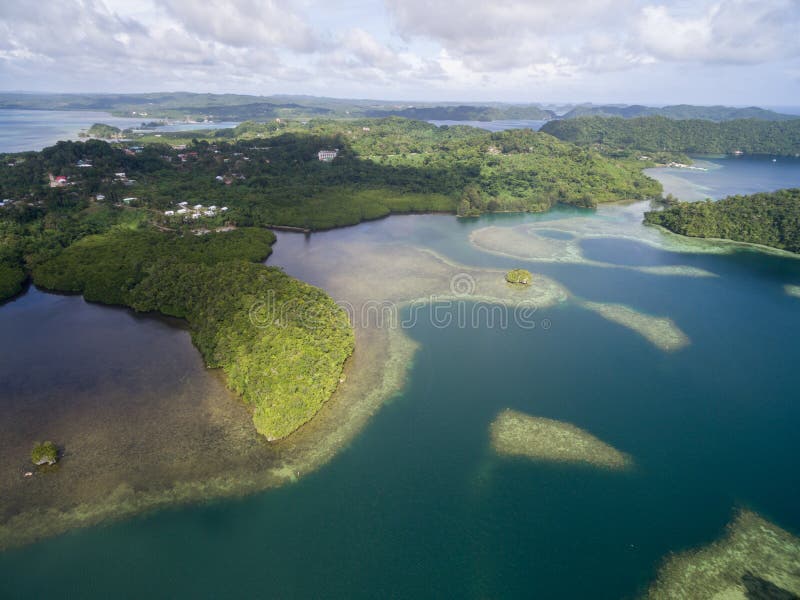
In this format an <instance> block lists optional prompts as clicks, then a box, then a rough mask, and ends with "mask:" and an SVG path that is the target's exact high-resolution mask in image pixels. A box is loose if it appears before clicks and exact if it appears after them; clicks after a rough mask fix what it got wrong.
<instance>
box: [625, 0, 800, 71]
mask: <svg viewBox="0 0 800 600" xmlns="http://www.w3.org/2000/svg"><path fill="white" fill-rule="evenodd" d="M636 31H637V34H638V38H639V40H640V42H641V45H642V47H643V48H644V50H645V51H647V52H648V53H650V54H651V55H652V56H654V57H655V58H657V59H660V60H674V61H686V62H722V63H726V62H727V63H760V62H765V61H771V60H775V59H778V58H784V57H793V56H797V55H798V54H800V39H799V38H798V32H800V2H797V0H726V1H723V2H714V3H712V4H710V5H708V6H706V7H704V9H703V10H702V11H700V12H699V14H692V15H687V16H682V15H676V14H673V11H671V10H670V9H669V7H667V6H665V5H653V6H646V7H644V8H643V9H642V12H641V14H640V16H639V18H638V20H637V23H636Z"/></svg>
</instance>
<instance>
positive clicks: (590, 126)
mask: <svg viewBox="0 0 800 600" xmlns="http://www.w3.org/2000/svg"><path fill="white" fill-rule="evenodd" d="M542 131H544V132H546V133H549V134H551V135H554V136H555V137H557V138H558V139H560V140H563V141H567V142H572V143H575V144H580V145H583V146H587V145H598V146H601V147H606V148H610V149H619V148H627V149H635V150H640V151H643V152H658V151H668V152H681V153H690V154H691V153H697V154H704V153H706V154H730V153H733V152H737V151H738V152H743V153H745V154H771V155H784V156H789V155H798V154H800V119H794V120H790V121H759V120H755V119H747V120H736V121H725V122H722V123H714V122H711V121H703V120H697V119H692V120H675V119H668V118H666V117H658V116H655V117H641V118H635V119H623V118H620V117H611V118H605V117H581V118H577V119H566V120H560V121H550V122H549V123H546V124H545V126H544V127H542Z"/></svg>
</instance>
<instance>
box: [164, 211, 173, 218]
mask: <svg viewBox="0 0 800 600" xmlns="http://www.w3.org/2000/svg"><path fill="white" fill-rule="evenodd" d="M174 214H175V211H174V210H165V211H164V215H165V216H167V217H171V216H173V215H174Z"/></svg>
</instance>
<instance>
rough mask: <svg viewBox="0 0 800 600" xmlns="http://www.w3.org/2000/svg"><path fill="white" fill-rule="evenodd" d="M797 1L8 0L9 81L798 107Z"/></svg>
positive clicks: (2, 38)
mask: <svg viewBox="0 0 800 600" xmlns="http://www.w3.org/2000/svg"><path fill="white" fill-rule="evenodd" d="M799 32H800V0H447V1H439V0H382V1H381V0H376V1H372V2H368V1H364V0H324V1H317V0H294V1H290V0H135V1H130V0H37V1H35V2H23V1H18V0H0V91H48V92H112V93H123V92H126V93H127V92H155V91H179V90H181V91H194V92H215V93H222V92H230V93H245V94H259V95H272V94H311V95H317V96H333V97H342V98H375V99H386V100H405V101H414V100H416V101H469V102H475V101H505V102H544V103H548V102H595V103H604V102H614V103H644V104H653V105H663V104H674V103H694V104H726V105H736V106H744V105H760V106H782V105H787V106H796V105H800V33H799Z"/></svg>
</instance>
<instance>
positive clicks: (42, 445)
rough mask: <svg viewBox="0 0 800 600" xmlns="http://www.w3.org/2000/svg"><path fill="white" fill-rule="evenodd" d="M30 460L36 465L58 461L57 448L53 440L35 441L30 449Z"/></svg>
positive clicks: (52, 463) (51, 463)
mask: <svg viewBox="0 0 800 600" xmlns="http://www.w3.org/2000/svg"><path fill="white" fill-rule="evenodd" d="M31 462H32V463H33V464H35V465H36V466H37V467H38V466H42V465H54V464H56V462H58V448H57V447H56V445H55V444H54V443H53V442H49V441H48V442H37V443H36V444H34V446H33V450H31Z"/></svg>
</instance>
